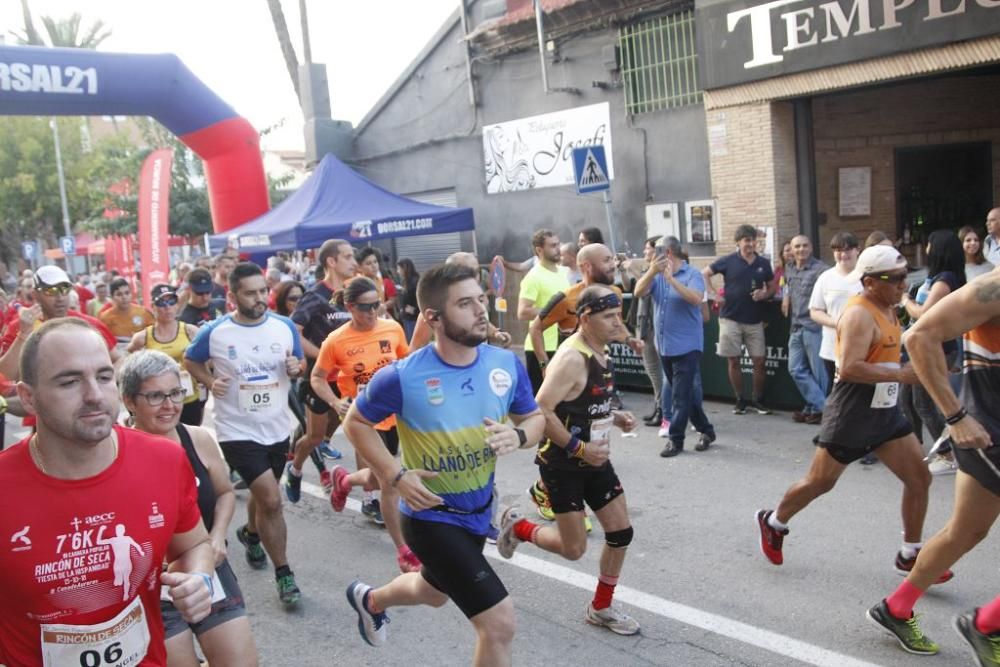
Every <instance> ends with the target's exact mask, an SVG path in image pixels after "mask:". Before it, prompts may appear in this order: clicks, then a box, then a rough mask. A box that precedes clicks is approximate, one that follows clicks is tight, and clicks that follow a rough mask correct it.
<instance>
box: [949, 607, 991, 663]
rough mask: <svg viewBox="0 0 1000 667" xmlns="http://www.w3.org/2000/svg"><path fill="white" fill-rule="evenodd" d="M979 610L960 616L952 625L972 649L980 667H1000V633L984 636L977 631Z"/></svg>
mask: <svg viewBox="0 0 1000 667" xmlns="http://www.w3.org/2000/svg"><path fill="white" fill-rule="evenodd" d="M978 612H979V610H978V609H977V610H975V611H970V612H966V613H964V614H959V615H958V616H956V617H955V620H954V621H953V622H952V625H954V626H955V632H957V633H958V636H959V637H961V638H962V639H964V640H965V643H966V644H968V645H969V648H970V649H972V655H973V657H975V659H976V663H977V664H978V665H979V667H998V666H1000V632H994V633H992V634H989V635H984V634H983V633H982V632H980V631H979V630H978V629H976V614H977V613H978Z"/></svg>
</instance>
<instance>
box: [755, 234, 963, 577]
mask: <svg viewBox="0 0 1000 667" xmlns="http://www.w3.org/2000/svg"><path fill="white" fill-rule="evenodd" d="M849 278H850V279H852V280H858V281H861V284H862V286H863V291H862V293H861V294H859V295H857V296H854V297H851V298H850V299H849V300H848V302H847V305H846V306H845V307H844V311H843V313H842V314H841V316H840V320H839V321H838V322H837V339H836V350H837V365H836V371H837V374H836V375H837V376H836V384H834V387H833V391H832V392H831V393H830V396H829V398H828V399H827V400H826V404H825V406H824V410H823V419H822V421H821V422H820V423H821V426H820V432H819V435H818V436H817V438H816V440H815V443H816V451H815V454H814V455H813V460H812V464H811V465H810V468H809V471H808V472H807V473H806V476H805V477H804V478H802V479H801V480H799V481H798V482H796V483H795V484H793V485H792V486H791V488H789V489H788V491H786V492H785V496H784V498H782V499H781V502H780V503H778V506H777V508H776V509H775V510H766V509H762V510H759V511H758V512H757V527H758V529H759V531H760V549H761V552H763V554H764V556H765V557H767V559H768V560H769V561H771V562H772V563H773V564H775V565H781V564H782V562H783V556H782V541H783V540H784V537H785V535H787V534H788V522H789V520H791V518H792V517H793V516H795V515H796V514H798V513H799V512H800V511H802V510H803V509H805V508H806V507H807V506H808V505H809V503H811V502H812V501H813V500H815V499H816V498H818V497H819V496H821V495H823V494H824V493H826V492H828V491H830V490H831V489H833V487H834V486H835V485H836V483H837V480H838V479H839V478H840V475H841V474H842V473H843V472H844V469H845V468H847V466H848V465H849V464H851V463H853V462H854V461H857V460H859V459H860V458H862V457H863V456H865V455H866V454H869V453H872V452H874V454H875V455H876V456H877V457H878V458H879V460H881V461H882V463H884V464H885V465H886V467H888V468H889V470H891V471H892V472H893V474H895V475H896V477H898V478H899V479H900V481H902V482H903V502H902V518H903V544H902V547H901V549H900V551H899V553H897V554H896V562H895V566H894V569H895V571H896V572H897V573H899V574H903V575H905V574H907V573H908V572H910V570H912V569H913V566H914V564H915V563H916V561H917V552H918V551H919V550H920V547H921V546H923V543H922V542H921V533H922V532H923V524H924V515H925V514H926V512H927V498H928V489H929V488H930V484H931V476H930V472H929V471H928V470H927V466H926V464H924V462H923V452H922V451H921V449H920V443H919V441H918V440H917V438H916V436H915V435H914V434H913V427H912V426H911V425H910V422H909V421H907V419H906V417H905V416H904V415H903V411H902V409H901V407H900V405H899V404H898V400H897V399H898V396H899V385H900V383H906V384H916V383H917V382H918V380H917V376H916V373H915V372H914V371H913V368H912V367H911V366H909V365H906V366H901V364H900V338H901V333H902V331H901V329H900V325H899V320H898V319H897V318H896V311H895V308H896V306H897V305H898V304H899V301H900V299H901V298H902V296H903V294H904V293H905V291H906V259H904V258H903V256H902V255H900V254H899V251H898V250H896V249H895V248H893V247H892V246H881V245H879V246H872V247H871V248H867V249H866V250H865V251H864V252H863V253H861V256H860V257H859V258H858V263H857V265H856V266H855V268H854V271H852V272H851V274H850V276H849ZM952 576H953V575H952V573H951V571H950V570H945V571H944V572H943V573H942V574H941V576H940V577H939V578H938V579H937V581H936V582H935V583H944V582H945V581H948V580H949V579H951V577H952Z"/></svg>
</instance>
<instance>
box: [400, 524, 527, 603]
mask: <svg viewBox="0 0 1000 667" xmlns="http://www.w3.org/2000/svg"><path fill="white" fill-rule="evenodd" d="M399 522H400V527H401V528H402V529H403V538H404V539H405V540H406V544H407V545H409V547H410V549H412V550H413V553H415V554H417V558H419V559H420V562H421V563H423V568H421V570H420V575H421V576H422V577H423V578H424V579H425V580H426V581H427V583H429V584H430V585H431V586H433V587H434V588H436V589H437V590H439V591H441V592H442V593H444V594H445V595H447V596H448V597H450V598H451V599H452V601H453V602H454V603H455V604H456V605H458V608H459V609H461V610H462V613H463V614H465V617H466V618H472V617H473V616H476V615H478V614H481V613H482V612H484V611H486V610H487V609H490V608H491V607H493V606H495V605H496V604H497V603H499V602H503V600H504V599H505V598H506V597H507V589H506V588H504V585H503V582H502V581H500V577H498V576H497V573H496V572H494V571H493V568H492V567H490V564H489V563H488V562H487V560H486V557H485V556H483V545H484V544H485V543H486V536H485V535H473V534H472V533H470V532H469V531H467V530H465V529H464V528H460V527H459V526H456V525H454V524H450V523H441V522H440V521H423V520H421V519H414V518H413V517H410V516H407V515H405V514H400V516H399Z"/></svg>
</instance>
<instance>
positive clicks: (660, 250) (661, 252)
mask: <svg viewBox="0 0 1000 667" xmlns="http://www.w3.org/2000/svg"><path fill="white" fill-rule="evenodd" d="M654 249H655V251H656V256H657V257H666V256H667V249H666V247H665V246H662V245H658V246H654Z"/></svg>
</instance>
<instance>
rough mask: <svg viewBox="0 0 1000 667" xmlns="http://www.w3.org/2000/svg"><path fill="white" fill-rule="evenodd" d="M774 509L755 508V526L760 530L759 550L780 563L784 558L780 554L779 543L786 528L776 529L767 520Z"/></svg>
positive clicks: (777, 563) (785, 533)
mask: <svg viewBox="0 0 1000 667" xmlns="http://www.w3.org/2000/svg"><path fill="white" fill-rule="evenodd" d="M772 514H774V510H757V528H758V529H759V530H760V552H761V553H762V554H764V556H765V557H766V558H767V559H768V560H769V561H771V562H772V563H774V564H775V565H781V564H782V563H783V562H785V559H784V558H783V557H782V555H781V544H782V542H784V540H785V535H787V534H788V530H787V529H785V530H776V529H774V528H772V527H771V524H769V523H768V522H767V520H768V519H769V518H770V516H771V515H772Z"/></svg>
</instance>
